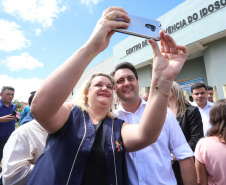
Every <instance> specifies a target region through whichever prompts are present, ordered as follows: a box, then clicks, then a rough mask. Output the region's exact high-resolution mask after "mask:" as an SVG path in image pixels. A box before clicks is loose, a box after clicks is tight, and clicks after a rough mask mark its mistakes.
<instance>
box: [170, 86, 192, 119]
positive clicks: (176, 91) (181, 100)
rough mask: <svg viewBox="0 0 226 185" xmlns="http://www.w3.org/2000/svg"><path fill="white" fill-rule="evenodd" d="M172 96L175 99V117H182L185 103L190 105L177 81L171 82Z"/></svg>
mask: <svg viewBox="0 0 226 185" xmlns="http://www.w3.org/2000/svg"><path fill="white" fill-rule="evenodd" d="M171 89H172V91H173V96H174V98H175V100H176V105H177V115H176V117H178V116H180V117H182V116H183V115H184V113H185V111H186V105H191V104H190V103H189V102H188V101H187V100H186V98H185V96H184V92H183V90H182V88H181V87H180V86H179V84H178V83H176V82H173V84H172V87H171Z"/></svg>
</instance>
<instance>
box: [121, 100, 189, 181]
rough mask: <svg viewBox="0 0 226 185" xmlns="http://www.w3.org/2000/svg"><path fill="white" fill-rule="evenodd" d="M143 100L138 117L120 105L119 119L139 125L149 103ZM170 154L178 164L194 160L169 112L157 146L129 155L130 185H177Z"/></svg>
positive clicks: (127, 154) (155, 144)
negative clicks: (180, 161) (182, 161)
mask: <svg viewBox="0 0 226 185" xmlns="http://www.w3.org/2000/svg"><path fill="white" fill-rule="evenodd" d="M141 100H142V102H141V105H140V107H139V108H138V109H137V111H136V112H135V113H131V112H126V111H125V110H124V109H123V107H122V106H121V105H120V106H119V108H118V109H117V116H118V117H119V118H120V119H122V120H124V121H126V122H128V123H130V124H139V122H140V120H141V117H142V115H143V111H144V109H145V105H146V101H144V100H143V99H141ZM171 153H173V155H174V156H175V158H176V159H177V160H182V159H185V158H188V157H191V156H193V152H192V150H191V148H190V146H189V145H188V144H187V141H186V139H185V137H184V134H183V133H182V130H181V128H180V126H179V124H178V122H177V120H176V118H175V116H174V115H173V113H172V111H171V110H170V109H167V116H166V120H165V123H164V126H163V129H162V131H161V134H160V136H159V138H158V140H157V141H156V143H154V144H152V145H150V146H148V147H146V148H144V149H142V150H139V151H137V152H130V153H126V160H127V168H128V176H129V184H133V185H138V184H139V185H141V184H142V185H151V184H153V185H157V184H167V185H172V184H173V185H176V184H177V181H176V178H175V176H174V172H173V169H172V165H171Z"/></svg>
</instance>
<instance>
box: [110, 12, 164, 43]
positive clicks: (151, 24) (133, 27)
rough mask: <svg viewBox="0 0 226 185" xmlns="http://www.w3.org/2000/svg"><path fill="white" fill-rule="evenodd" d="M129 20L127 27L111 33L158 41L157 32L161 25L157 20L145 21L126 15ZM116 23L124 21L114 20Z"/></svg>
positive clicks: (141, 18)
mask: <svg viewBox="0 0 226 185" xmlns="http://www.w3.org/2000/svg"><path fill="white" fill-rule="evenodd" d="M128 16H129V18H130V19H131V20H130V23H129V27H128V28H127V29H125V28H117V29H113V31H116V32H120V33H125V34H129V35H134V36H138V37H142V38H146V39H154V40H156V41H159V40H160V35H159V31H160V30H161V23H160V22H159V21H157V20H153V19H147V18H144V17H139V16H135V15H130V14H128ZM115 20H116V21H124V20H123V19H122V18H116V19H115Z"/></svg>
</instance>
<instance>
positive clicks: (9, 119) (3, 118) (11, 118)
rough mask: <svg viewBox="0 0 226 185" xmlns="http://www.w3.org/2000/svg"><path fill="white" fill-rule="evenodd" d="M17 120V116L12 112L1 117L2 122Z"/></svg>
mask: <svg viewBox="0 0 226 185" xmlns="http://www.w3.org/2000/svg"><path fill="white" fill-rule="evenodd" d="M12 120H15V116H11V114H9V115H6V116H2V117H0V122H8V121H12Z"/></svg>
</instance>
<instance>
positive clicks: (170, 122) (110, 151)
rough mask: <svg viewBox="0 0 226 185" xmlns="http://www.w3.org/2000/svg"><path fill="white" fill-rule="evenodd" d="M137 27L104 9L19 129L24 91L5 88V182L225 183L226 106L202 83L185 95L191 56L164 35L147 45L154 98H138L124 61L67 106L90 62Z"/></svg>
mask: <svg viewBox="0 0 226 185" xmlns="http://www.w3.org/2000/svg"><path fill="white" fill-rule="evenodd" d="M115 18H122V19H123V20H124V22H123V21H115ZM129 21H130V18H129V17H128V14H127V12H126V11H125V10H124V9H123V8H120V7H111V8H108V9H107V10H105V11H104V12H103V15H102V17H101V18H100V20H99V21H98V22H97V24H96V27H95V29H94V31H93V33H92V35H91V36H90V38H89V39H88V41H87V42H86V43H85V44H84V45H83V46H82V47H81V48H80V49H79V50H78V51H76V52H75V53H74V54H73V55H72V56H71V57H70V58H69V59H68V60H67V61H66V62H64V63H63V64H62V65H61V66H60V67H59V68H58V69H57V70H56V71H54V72H53V73H52V74H51V75H50V76H49V77H48V78H47V79H46V80H45V82H44V83H43V85H42V86H41V87H40V88H39V89H38V91H37V92H32V93H31V95H30V97H29V106H28V107H26V108H25V109H24V110H23V113H22V116H23V117H21V119H20V124H19V125H20V127H19V128H18V129H16V130H15V115H14V114H13V112H14V111H16V106H15V105H14V104H13V103H12V100H13V97H14V92H15V89H14V88H13V87H10V86H4V87H3V88H2V90H1V94H0V95H1V100H0V130H1V131H0V155H1V156H0V159H2V155H3V160H2V183H3V184H4V185H12V184H28V185H36V184H37V185H45V184H46V185H57V184H59V185H62V184H78V185H80V184H82V185H107V184H109V185H110V184H112V185H124V184H131V185H137V184H145V185H151V184H153V185H156V184H165V185H176V184H179V185H181V184H182V185H183V184H185V185H194V184H219V185H221V184H224V183H225V182H226V170H225V169H226V157H225V156H226V144H225V143H226V100H219V101H217V102H212V103H211V102H210V101H211V95H210V98H209V96H208V94H207V91H211V89H210V90H209V89H207V87H206V86H205V84H203V83H195V84H193V85H192V87H191V94H192V97H193V100H194V101H193V102H189V101H187V100H186V99H185V97H184V94H183V90H182V89H181V87H180V86H179V85H178V84H177V83H176V82H175V81H174V80H175V78H176V76H177V75H178V74H179V73H180V71H181V69H182V67H183V65H184V63H185V61H186V58H187V55H188V51H187V48H186V47H185V46H181V45H177V44H176V42H175V41H174V39H173V38H172V37H171V36H170V35H168V34H167V33H165V32H164V31H163V30H162V31H160V37H161V40H160V47H159V46H158V44H157V43H156V41H154V40H151V39H149V40H148V42H149V43H150V45H151V47H152V51H153V55H154V57H153V67H152V82H151V84H150V91H149V93H146V94H144V95H142V96H140V95H139V85H138V75H137V71H136V69H135V67H134V66H133V64H131V63H129V62H123V63H120V64H118V65H117V66H116V67H115V69H114V71H113V72H112V73H111V74H110V75H109V74H103V73H97V74H94V75H93V76H92V77H91V78H90V79H88V80H87V81H86V82H85V83H84V84H83V86H81V87H80V89H79V90H78V91H77V92H76V94H75V99H74V101H73V102H71V103H68V102H65V101H66V99H67V97H68V96H69V94H70V92H72V90H73V88H74V87H75V86H76V84H77V82H78V81H79V79H80V77H81V75H82V74H83V72H84V70H85V69H86V67H87V66H88V65H89V63H90V62H91V61H92V60H93V59H94V58H95V57H96V56H97V55H98V54H99V53H101V52H102V51H103V50H104V49H106V47H107V46H108V44H109V42H110V39H111V37H112V35H113V34H114V32H113V31H112V29H115V28H118V27H121V28H127V27H128V26H129ZM150 52H151V51H150ZM59 87H60V88H59ZM113 90H115V93H116V94H117V97H118V99H117V101H118V102H117V103H118V105H117V109H116V110H112V107H113V106H112V104H113ZM210 94H211V92H210ZM208 100H209V101H208ZM25 114H26V115H25ZM24 115H25V116H24ZM14 130H15V131H14ZM3 148H4V150H3ZM216 151H217V152H216ZM218 151H219V152H218Z"/></svg>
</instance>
